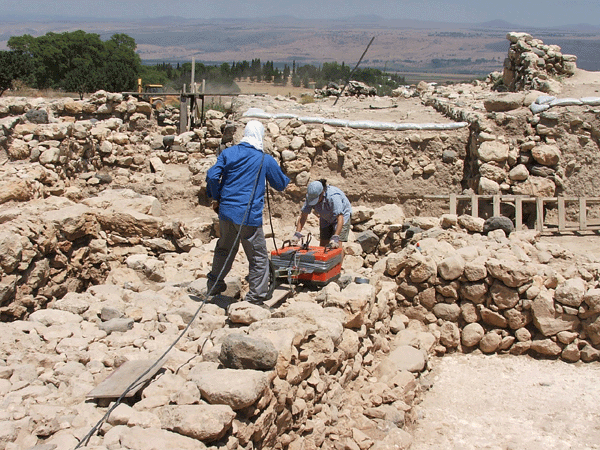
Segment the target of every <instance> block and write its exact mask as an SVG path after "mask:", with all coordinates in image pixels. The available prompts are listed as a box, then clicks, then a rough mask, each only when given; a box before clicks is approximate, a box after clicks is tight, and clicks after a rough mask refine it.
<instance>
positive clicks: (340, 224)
mask: <svg viewBox="0 0 600 450" xmlns="http://www.w3.org/2000/svg"><path fill="white" fill-rule="evenodd" d="M311 211H313V212H314V213H315V214H316V215H317V216H319V228H320V236H319V239H320V243H319V245H320V246H321V247H325V246H330V247H331V248H338V247H340V245H341V244H340V242H348V233H349V232H350V225H351V217H352V207H351V205H350V201H349V200H348V198H347V197H346V194H344V193H343V192H342V190H341V189H339V188H337V187H335V186H328V185H327V180H324V179H322V180H317V181H312V182H311V183H309V185H308V187H307V189H306V201H305V202H304V206H303V207H302V212H301V213H300V218H299V219H298V224H297V226H296V232H295V233H294V235H293V236H292V237H291V238H290V241H291V243H292V244H297V243H298V241H300V239H302V238H303V237H304V236H303V235H302V233H301V231H302V228H303V227H304V225H305V224H306V219H307V218H308V215H309V214H310V212H311ZM342 255H343V247H342Z"/></svg>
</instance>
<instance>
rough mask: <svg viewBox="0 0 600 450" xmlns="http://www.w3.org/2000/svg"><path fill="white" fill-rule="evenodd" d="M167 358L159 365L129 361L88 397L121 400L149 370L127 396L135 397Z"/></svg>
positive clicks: (147, 361)
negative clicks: (131, 386)
mask: <svg viewBox="0 0 600 450" xmlns="http://www.w3.org/2000/svg"><path fill="white" fill-rule="evenodd" d="M166 360H167V358H166V357H165V358H163V359H162V360H161V361H159V362H158V363H157V362H156V360H152V361H149V360H138V361H127V362H125V363H124V364H122V365H121V366H120V367H119V368H118V369H117V370H115V371H114V372H113V373H112V374H110V375H109V376H108V378H106V379H105V380H104V381H103V382H102V383H100V384H99V385H98V386H96V387H95V388H94V389H93V390H92V391H90V393H89V394H88V395H87V397H88V398H119V397H120V396H121V395H122V394H123V392H125V390H126V389H127V388H128V387H129V386H130V385H131V384H132V383H133V382H135V381H136V380H137V379H138V378H139V377H140V376H141V375H142V374H143V373H144V372H146V371H147V370H148V369H150V368H151V367H152V365H153V364H155V363H156V365H155V366H154V367H152V368H151V369H150V370H148V373H146V374H145V375H144V376H143V377H142V378H140V380H139V381H138V383H137V384H136V385H135V386H134V387H133V388H132V389H131V390H130V391H129V392H128V393H127V394H126V395H125V398H127V397H133V396H134V395H135V394H136V393H137V391H139V390H140V388H141V387H142V386H144V384H146V382H147V381H148V380H150V378H152V377H153V376H154V375H156V372H158V371H159V370H160V369H161V367H162V366H163V364H164V363H165V361H166Z"/></svg>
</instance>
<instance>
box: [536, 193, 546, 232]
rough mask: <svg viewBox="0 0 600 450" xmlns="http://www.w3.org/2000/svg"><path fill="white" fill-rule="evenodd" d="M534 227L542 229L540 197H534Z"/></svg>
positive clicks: (542, 215) (541, 203)
mask: <svg viewBox="0 0 600 450" xmlns="http://www.w3.org/2000/svg"><path fill="white" fill-rule="evenodd" d="M535 229H536V230H538V231H540V232H542V231H544V199H543V198H541V197H538V198H536V199H535Z"/></svg>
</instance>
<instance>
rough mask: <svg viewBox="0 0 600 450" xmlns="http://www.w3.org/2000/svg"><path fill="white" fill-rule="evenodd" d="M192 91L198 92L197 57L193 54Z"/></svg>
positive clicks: (193, 92)
mask: <svg viewBox="0 0 600 450" xmlns="http://www.w3.org/2000/svg"><path fill="white" fill-rule="evenodd" d="M190 91H191V92H192V94H195V93H196V58H194V57H193V56H192V81H191V82H190Z"/></svg>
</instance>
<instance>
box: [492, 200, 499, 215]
mask: <svg viewBox="0 0 600 450" xmlns="http://www.w3.org/2000/svg"><path fill="white" fill-rule="evenodd" d="M492 205H493V206H492V210H493V214H494V216H499V215H500V196H499V195H494V197H493V199H492Z"/></svg>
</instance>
